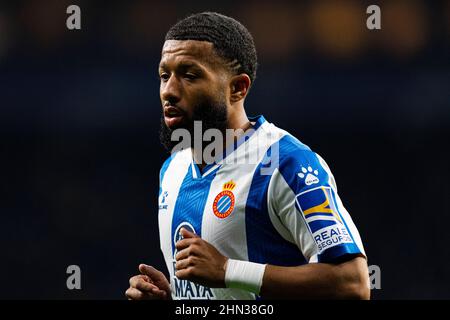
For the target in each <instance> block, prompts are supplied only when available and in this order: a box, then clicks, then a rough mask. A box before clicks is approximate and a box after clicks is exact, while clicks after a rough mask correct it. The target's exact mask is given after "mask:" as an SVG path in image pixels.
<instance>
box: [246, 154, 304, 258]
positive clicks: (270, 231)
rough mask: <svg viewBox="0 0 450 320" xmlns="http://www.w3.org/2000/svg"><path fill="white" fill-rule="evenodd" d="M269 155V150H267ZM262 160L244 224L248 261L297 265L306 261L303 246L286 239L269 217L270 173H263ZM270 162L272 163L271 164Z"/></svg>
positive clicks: (251, 188)
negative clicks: (268, 192)
mask: <svg viewBox="0 0 450 320" xmlns="http://www.w3.org/2000/svg"><path fill="white" fill-rule="evenodd" d="M268 155H270V151H268ZM263 163H264V161H263V162H261V163H260V164H259V165H258V167H257V168H256V170H255V172H254V174H253V179H252V183H251V186H250V191H249V194H248V198H247V204H246V208H245V228H246V235H247V248H248V258H249V261H252V262H257V263H269V264H274V265H278V266H297V265H302V264H305V263H307V261H306V259H305V258H304V257H303V254H302V253H301V251H300V249H299V248H298V247H297V246H296V245H295V244H293V243H291V242H289V241H287V240H285V239H284V238H283V237H282V236H281V235H280V234H279V233H278V231H277V230H276V229H275V227H274V226H273V224H272V222H271V221H270V217H269V212H268V208H267V191H268V186H269V182H270V179H271V177H272V176H271V175H262V174H261V168H262V167H263ZM267 166H270V164H268V165H267Z"/></svg>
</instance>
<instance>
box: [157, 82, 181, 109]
mask: <svg viewBox="0 0 450 320" xmlns="http://www.w3.org/2000/svg"><path fill="white" fill-rule="evenodd" d="M161 99H162V100H163V101H170V102H174V103H175V102H178V101H179V100H180V99H181V87H180V82H179V81H178V79H177V77H176V76H174V75H171V76H170V78H169V79H168V80H167V82H163V83H162V84H161Z"/></svg>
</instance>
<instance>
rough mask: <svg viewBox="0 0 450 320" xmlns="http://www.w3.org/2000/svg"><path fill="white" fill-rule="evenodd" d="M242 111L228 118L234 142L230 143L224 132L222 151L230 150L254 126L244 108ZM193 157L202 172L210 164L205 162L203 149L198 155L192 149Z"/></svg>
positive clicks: (228, 126) (228, 127)
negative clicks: (199, 158) (230, 146)
mask: <svg viewBox="0 0 450 320" xmlns="http://www.w3.org/2000/svg"><path fill="white" fill-rule="evenodd" d="M240 111H241V112H238V113H236V114H230V115H229V117H228V125H227V130H228V129H232V130H233V133H234V134H233V141H228V140H229V139H227V136H226V134H225V132H223V133H222V134H223V145H222V147H223V149H222V150H226V148H228V147H229V145H230V144H231V143H234V142H236V140H237V139H239V137H240V136H242V135H244V134H245V133H246V132H247V131H248V130H249V129H251V128H252V127H253V124H252V123H251V122H250V121H249V119H248V117H247V115H246V114H245V111H244V109H243V108H242V109H241V110H240ZM192 156H193V158H194V161H195V163H197V165H198V167H199V168H200V170H203V168H204V167H206V165H207V164H208V163H206V162H205V161H204V160H205V159H204V158H203V149H202V150H201V153H200V152H198V153H196V152H194V149H192ZM215 156H217V155H215ZM198 157H201V163H200V161H198V159H197V158H198Z"/></svg>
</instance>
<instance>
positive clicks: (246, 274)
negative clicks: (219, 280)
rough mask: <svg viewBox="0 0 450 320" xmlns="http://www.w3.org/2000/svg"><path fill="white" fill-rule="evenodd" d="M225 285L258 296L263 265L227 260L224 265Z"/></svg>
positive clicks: (263, 269) (264, 267) (264, 266)
mask: <svg viewBox="0 0 450 320" xmlns="http://www.w3.org/2000/svg"><path fill="white" fill-rule="evenodd" d="M224 268H225V285H226V287H227V288H236V289H242V290H246V291H250V292H253V293H255V294H257V295H258V294H259V291H260V290H261V285H262V280H263V276H264V271H265V269H266V265H265V264H260V263H255V262H250V261H243V260H234V259H228V260H227V261H226V262H225V264H224Z"/></svg>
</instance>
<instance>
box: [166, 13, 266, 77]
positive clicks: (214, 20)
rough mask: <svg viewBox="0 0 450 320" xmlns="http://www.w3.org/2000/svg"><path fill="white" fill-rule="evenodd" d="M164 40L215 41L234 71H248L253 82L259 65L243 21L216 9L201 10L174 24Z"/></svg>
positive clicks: (217, 48) (220, 53) (221, 55)
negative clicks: (213, 10)
mask: <svg viewBox="0 0 450 320" xmlns="http://www.w3.org/2000/svg"><path fill="white" fill-rule="evenodd" d="M165 40H199V41H208V42H211V43H213V45H214V49H215V50H216V52H217V53H218V55H219V56H220V57H222V58H224V59H225V61H226V62H228V64H229V66H230V68H231V70H232V72H234V73H236V74H239V73H246V74H247V75H248V76H249V77H250V79H251V80H252V82H253V81H254V80H255V78H256V68H257V65H258V62H257V57H256V49H255V44H254V42H253V37H252V35H251V34H250V32H249V31H248V30H247V28H245V27H244V26H243V25H242V24H241V23H240V22H238V21H236V20H235V19H233V18H230V17H227V16H224V15H222V14H220V13H217V12H202V13H196V14H193V15H190V16H188V17H187V18H184V19H183V20H180V21H178V22H177V23H176V24H175V25H173V26H172V27H171V28H170V30H169V31H168V32H167V34H166V38H165Z"/></svg>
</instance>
